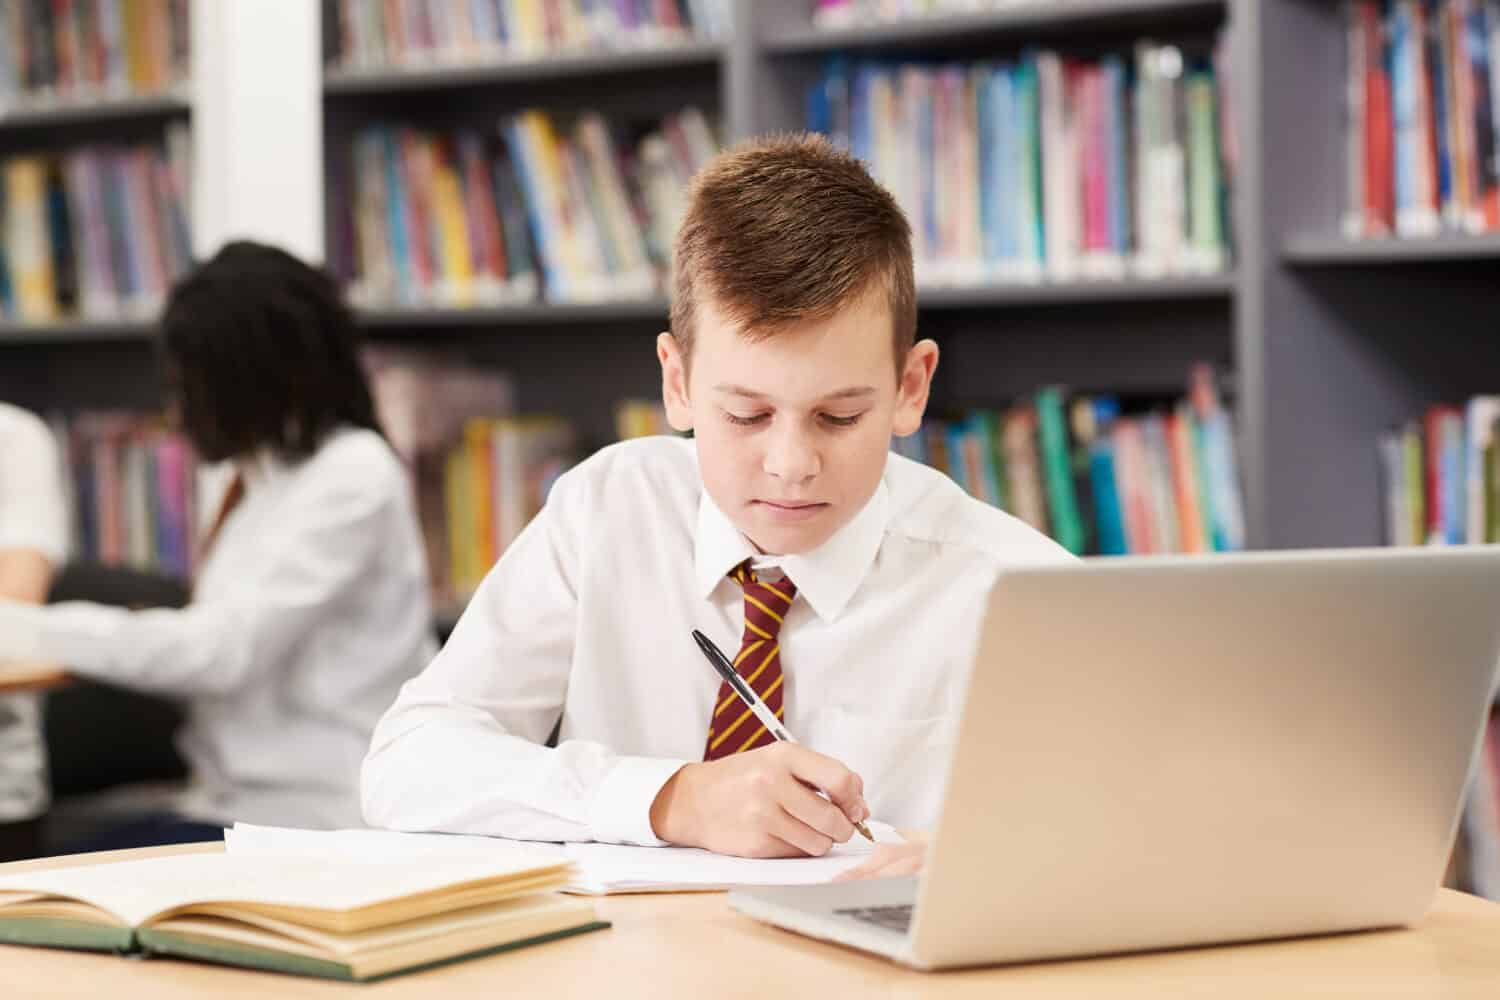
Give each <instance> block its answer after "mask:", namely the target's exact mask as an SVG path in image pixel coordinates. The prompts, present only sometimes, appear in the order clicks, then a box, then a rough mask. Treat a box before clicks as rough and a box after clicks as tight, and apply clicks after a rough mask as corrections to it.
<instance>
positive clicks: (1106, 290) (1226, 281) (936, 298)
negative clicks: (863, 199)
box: [917, 273, 1234, 310]
mask: <svg viewBox="0 0 1500 1000" xmlns="http://www.w3.org/2000/svg"><path fill="white" fill-rule="evenodd" d="M1233 294H1234V275H1233V274H1232V273H1227V274H1210V275H1202V276H1198V277H1171V278H1130V279H1125V280H1118V281H1116V280H1093V281H1065V282H1043V283H1041V284H1034V285H1032V284H992V285H978V286H974V287H950V288H924V289H922V290H921V291H920V292H919V293H918V296H917V306H918V308H920V309H924V310H948V309H1006V308H1016V307H1021V306H1040V305H1054V306H1067V305H1092V304H1103V305H1108V304H1110V303H1131V302H1161V301H1172V300H1190V299H1228V298H1229V297H1230V296H1232V295H1233Z"/></svg>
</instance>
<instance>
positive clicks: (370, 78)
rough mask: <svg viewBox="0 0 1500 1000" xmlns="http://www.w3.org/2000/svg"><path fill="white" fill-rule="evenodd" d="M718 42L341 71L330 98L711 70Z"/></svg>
mask: <svg viewBox="0 0 1500 1000" xmlns="http://www.w3.org/2000/svg"><path fill="white" fill-rule="evenodd" d="M723 54H724V46H722V45H721V44H719V43H718V42H705V41H696V42H684V43H680V44H674V45H659V46H650V47H647V46H643V47H640V48H630V49H620V50H618V51H614V52H579V53H565V54H559V55H550V56H541V57H536V58H524V59H521V58H517V59H497V60H493V61H489V62H474V63H451V64H444V63H433V64H431V65H418V66H410V67H397V68H384V67H382V68H378V69H357V68H345V67H337V68H333V69H329V70H328V71H327V72H326V73H325V74H324V76H323V93H324V94H326V95H327V96H330V97H341V96H349V95H356V94H389V93H399V92H402V91H412V90H442V89H450V88H455V87H472V86H478V85H503V84H515V83H527V84H531V83H535V82H542V81H548V80H554V81H555V80H567V79H590V80H598V79H600V78H602V77H618V76H623V75H637V76H638V75H643V74H644V75H649V74H651V73H654V72H659V71H662V70H667V69H677V68H682V67H694V66H696V67H712V66H715V65H716V64H717V63H718V62H719V60H720V59H721V58H722V57H723Z"/></svg>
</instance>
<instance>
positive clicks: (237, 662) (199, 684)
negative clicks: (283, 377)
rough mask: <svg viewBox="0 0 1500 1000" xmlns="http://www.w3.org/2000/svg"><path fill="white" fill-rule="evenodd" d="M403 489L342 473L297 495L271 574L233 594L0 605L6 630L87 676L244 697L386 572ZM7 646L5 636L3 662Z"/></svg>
mask: <svg viewBox="0 0 1500 1000" xmlns="http://www.w3.org/2000/svg"><path fill="white" fill-rule="evenodd" d="M403 489H405V483H404V480H401V479H400V477H399V476H393V477H391V479H390V481H384V480H377V481H371V480H368V479H367V480H364V481H361V480H358V479H355V478H351V477H343V478H342V479H341V480H339V481H334V480H331V479H330V480H328V481H326V482H324V483H319V484H318V488H316V489H308V490H305V491H303V492H302V493H301V495H300V496H298V497H297V498H296V499H295V500H292V499H290V498H289V500H288V504H287V507H286V508H285V510H284V511H282V512H281V513H280V521H279V523H278V526H277V530H276V532H275V533H274V534H271V535H268V536H267V538H266V539H265V544H266V545H267V546H271V547H274V552H273V553H270V554H268V556H267V558H266V560H265V565H266V566H267V567H269V569H268V570H267V571H266V572H265V573H264V574H262V575H259V576H257V578H256V579H254V580H247V581H246V584H245V585H244V586H242V587H239V588H237V589H235V590H234V591H233V592H232V593H230V594H229V595H227V596H225V597H222V598H216V599H212V600H200V601H194V602H193V603H192V604H189V605H188V606H187V607H186V608H182V609H168V608H163V609H153V610H145V611H128V610H125V609H123V608H114V607H105V606H103V605H98V604H89V603H83V602H71V603H65V604H53V605H49V606H46V607H30V606H24V605H18V604H14V603H11V602H0V624H6V625H8V626H9V627H10V628H11V631H12V635H14V636H15V637H16V639H15V641H16V642H20V641H22V637H23V636H24V635H25V634H26V633H27V632H30V633H31V634H32V636H33V637H34V645H35V649H34V650H33V652H34V653H35V654H36V655H37V656H38V657H40V658H41V659H43V660H46V661H49V662H57V663H63V664H66V665H67V667H68V669H70V670H72V671H74V672H76V673H79V674H83V675H85V676H91V677H97V678H100V679H102V680H108V681H112V682H114V683H117V684H121V685H124V686H127V687H133V688H137V689H140V690H143V691H152V692H161V693H167V694H174V695H194V694H222V693H225V692H228V691H232V690H235V689H237V688H239V687H240V686H241V685H243V684H245V683H246V682H247V681H248V680H249V679H250V678H251V677H252V675H254V674H255V673H256V672H257V671H258V670H264V669H266V668H268V667H271V666H275V665H276V664H279V663H281V662H282V661H283V660H284V659H285V657H286V654H287V652H288V651H289V650H291V649H293V648H294V647H295V646H296V645H297V644H298V643H300V642H302V641H303V640H304V639H305V638H306V637H307V636H308V634H309V633H310V632H311V631H312V630H313V629H315V628H316V627H317V624H318V622H319V620H320V619H321V617H322V616H323V614H324V612H325V610H326V609H327V608H328V607H330V606H333V605H335V604H337V602H338V601H339V597H340V595H341V594H343V593H346V592H348V591H350V590H351V589H353V588H356V587H358V586H360V581H361V580H362V579H363V578H364V577H365V576H366V575H367V574H368V573H369V572H370V571H371V570H372V569H373V568H374V567H376V565H377V564H378V562H379V558H380V550H381V546H382V545H383V544H384V539H385V538H386V537H387V535H388V534H389V527H388V522H389V519H390V518H391V517H392V516H393V515H398V514H399V512H400V510H401V509H402V508H401V505H400V497H399V494H398V493H397V491H398V490H403ZM4 646H5V640H4V639H3V638H0V658H3V655H4V653H5V649H4Z"/></svg>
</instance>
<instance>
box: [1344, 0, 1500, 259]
mask: <svg viewBox="0 0 1500 1000" xmlns="http://www.w3.org/2000/svg"><path fill="white" fill-rule="evenodd" d="M1345 16H1346V18H1347V24H1346V31H1345V35H1346V37H1347V39H1348V42H1347V48H1348V57H1347V78H1346V87H1347V94H1348V96H1347V99H1346V105H1347V107H1348V113H1347V114H1346V115H1345V129H1346V136H1345V142H1344V148H1345V150H1346V154H1345V155H1346V157H1347V163H1346V169H1345V171H1344V174H1345V177H1346V188H1347V191H1346V192H1345V198H1344V205H1345V210H1344V226H1343V228H1344V232H1345V234H1346V235H1347V236H1349V237H1350V238H1354V239H1358V238H1363V237H1379V236H1385V235H1389V234H1391V233H1395V234H1396V235H1399V236H1405V237H1425V236H1431V235H1434V234H1436V233H1438V232H1440V231H1444V230H1447V231H1451V232H1463V233H1487V232H1496V231H1500V139H1497V136H1500V100H1497V86H1500V73H1497V58H1496V57H1497V55H1500V27H1497V23H1500V4H1497V3H1496V2H1495V0H1392V2H1390V3H1388V4H1387V3H1381V2H1380V0H1349V2H1348V3H1346V5H1345Z"/></svg>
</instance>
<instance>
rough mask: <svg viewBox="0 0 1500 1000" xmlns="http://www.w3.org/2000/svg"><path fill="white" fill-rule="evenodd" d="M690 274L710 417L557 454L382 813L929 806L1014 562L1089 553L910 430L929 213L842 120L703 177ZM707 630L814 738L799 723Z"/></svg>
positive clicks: (383, 735) (696, 379) (480, 824)
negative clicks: (867, 153) (736, 689)
mask: <svg viewBox="0 0 1500 1000" xmlns="http://www.w3.org/2000/svg"><path fill="white" fill-rule="evenodd" d="M673 280H674V287H673V299H672V316H671V326H672V329H671V332H670V333H663V334H661V335H660V337H659V338H658V340H657V356H658V359H659V360H660V362H661V369H662V393H663V397H664V399H665V402H666V407H667V413H668V417H669V419H670V421H671V423H672V426H673V427H675V428H677V429H678V430H682V431H686V430H692V431H693V432H694V439H693V440H691V441H689V440H683V439H678V438H653V439H646V440H642V441H631V442H626V443H623V444H619V445H615V446H613V447H610V448H606V449H604V450H603V451H601V452H599V453H598V454H597V455H595V456H594V457H592V458H590V459H589V460H588V461H586V462H584V463H583V464H581V465H580V466H578V467H577V468H576V469H574V470H572V471H571V472H569V473H568V474H566V475H565V476H563V477H562V478H561V479H559V480H558V482H557V484H556V485H555V487H554V488H553V490H552V493H551V495H550V497H549V498H548V501H547V504H546V507H545V509H544V510H543V511H542V513H541V514H540V515H538V517H537V518H536V520H535V521H533V522H532V524H531V525H530V526H529V527H528V528H527V529H526V530H525V532H523V534H522V535H521V537H520V538H519V539H518V540H517V541H516V542H515V544H514V545H513V547H512V548H511V549H510V550H509V551H507V552H506V553H505V556H504V557H503V558H502V559H501V560H500V561H499V562H498V563H497V564H496V566H495V567H494V569H493V570H492V571H491V572H490V574H489V576H488V577H487V578H486V579H485V581H484V583H483V584H482V586H481V587H480V588H479V591H478V593H477V594H476V595H475V597H474V600H473V602H472V603H471V604H470V606H469V609H468V611H467V612H466V613H465V614H464V616H463V618H462V619H461V620H460V621H459V623H458V627H457V628H456V629H455V631H454V634H453V637H452V639H451V640H450V641H449V643H448V645H447V646H446V648H444V649H443V651H442V652H441V653H440V654H439V655H438V657H437V658H436V659H435V660H434V661H433V663H432V665H431V666H430V667H429V668H428V669H427V670H426V671H425V672H424V673H423V674H422V675H421V676H419V677H418V678H416V679H414V680H412V681H410V682H409V683H408V684H407V685H406V686H405V687H404V688H403V690H402V693H401V696H400V697H399V698H398V699H397V701H396V704H395V705H394V706H393V707H392V708H391V710H390V711H389V712H388V713H387V714H386V716H385V718H384V719H383V720H382V721H381V723H380V725H379V726H378V727H377V728H376V732H375V737H374V740H373V743H372V746H371V750H370V755H369V757H368V758H366V760H365V766H364V773H363V796H364V808H365V818H366V819H367V820H368V821H369V822H370V823H371V824H373V825H376V826H384V827H393V828H397V829H403V830H435V831H449V832H455V833H481V834H495V835H501V836H506V837H515V838H524V839H536V840H601V841H612V842H622V843H635V844H653V845H654V844H661V843H675V844H685V845H692V846H698V847H706V848H708V849H710V850H714V851H718V852H721V853H728V854H737V855H742V856H751V857H769V856H797V855H820V854H822V853H824V852H826V851H827V850H829V848H830V847H831V846H832V844H834V843H835V842H843V841H846V840H848V839H849V836H850V834H851V833H852V832H853V828H852V825H851V824H852V823H855V822H859V821H862V820H863V819H865V818H867V817H869V816H871V815H873V816H875V817H877V818H879V819H881V820H883V821H885V822H888V823H892V824H895V825H897V826H906V827H926V826H929V825H931V823H932V822H933V821H934V819H935V812H936V805H937V798H938V795H939V794H940V787H939V786H940V784H941V781H940V779H941V773H942V769H943V767H944V766H945V761H946V753H945V745H946V744H948V743H950V742H951V731H950V730H951V727H952V724H953V721H954V720H955V718H956V713H957V710H958V707H959V704H958V703H959V699H960V698H961V696H962V691H963V685H964V679H965V674H966V672H967V670H968V667H969V662H970V659H971V657H972V649H973V646H974V643H975V641H976V638H977V634H978V624H979V619H980V615H981V613H982V609H983V607H984V601H985V598H986V595H987V593H988V591H989V589H990V587H991V585H992V584H993V582H994V580H995V576H996V573H997V571H998V570H1000V569H1001V568H1002V567H1004V566H1007V565H1016V564H1020V563H1028V562H1041V561H1054V560H1059V559H1066V558H1068V556H1067V554H1066V553H1065V552H1064V551H1063V550H1062V549H1061V548H1060V547H1059V546H1057V545H1055V544H1054V543H1052V542H1051V541H1049V540H1048V539H1046V538H1045V537H1043V536H1042V535H1040V534H1038V533H1036V532H1034V531H1033V530H1031V529H1030V528H1028V527H1027V526H1025V525H1024V524H1023V523H1022V522H1020V521H1019V520H1017V519H1014V518H1011V517H1009V516H1008V515H1006V514H1004V513H1002V512H1000V511H998V510H995V509H993V508H991V507H988V506H986V505H984V504H982V503H980V502H978V501H976V500H973V499H971V498H969V497H967V496H966V495H965V494H964V493H963V492H962V491H961V490H960V489H959V488H958V487H957V486H956V485H954V484H953V483H952V482H951V481H950V480H948V479H947V478H946V477H944V476H942V475H941V474H939V473H937V472H935V471H933V470H931V469H928V468H926V467H924V466H920V465H917V464H915V463H912V462H909V461H906V460H904V459H902V458H899V457H896V456H893V455H891V454H890V440H891V435H892V434H893V433H894V434H898V435H905V434H911V433H914V432H915V431H916V430H917V429H918V427H919V426H920V424H921V419H922V412H923V409H924V407H925V406H926V403H927V394H928V388H929V385H930V384H931V381H932V374H933V371H934V369H935V368H936V365H937V359H938V349H937V345H935V344H934V343H932V342H931V341H929V340H923V341H921V342H918V343H913V340H914V336H915V328H916V294H915V289H914V280H913V274H912V254H911V238H910V230H909V228H908V226H907V223H906V220H905V218H904V217H903V216H902V214H901V211H900V209H899V208H898V206H897V205H896V202H895V201H894V199H892V197H891V196H890V195H889V194H888V193H887V192H886V191H885V190H884V189H883V188H881V187H880V186H879V185H878V184H876V183H875V182H874V181H873V180H872V179H871V178H870V176H869V174H868V173H867V172H866V171H865V169H864V168H863V167H862V166H861V165H860V164H859V163H858V162H857V161H855V160H854V159H852V158H851V157H848V156H846V155H844V154H842V153H840V152H838V151H836V150H835V149H834V148H833V147H832V146H831V145H829V144H828V143H827V142H826V141H825V140H823V139H821V138H815V137H796V138H782V139H775V140H770V141H766V142H762V143H759V144H751V145H749V146H746V147H742V148H741V149H739V150H736V151H732V152H729V153H726V154H724V155H722V156H721V157H719V158H718V159H717V160H715V161H714V162H713V163H712V164H710V165H709V166H708V167H707V168H705V170H704V171H703V172H702V173H701V174H700V175H699V177H698V178H697V179H696V180H695V182H694V187H693V190H692V192H691V195H690V201H689V208H688V212H687V215H686V217H685V219H684V222H683V225H682V228H681V230H680V232H679V234H678V239H677V245H676V255H675V261H674V276H673ZM694 628H698V629H701V630H702V631H703V632H705V633H707V634H708V635H709V636H710V637H711V638H713V639H714V640H715V641H717V642H718V643H720V644H721V645H722V646H724V647H725V650H726V652H727V653H728V654H729V655H730V656H731V657H732V658H735V659H736V660H737V661H738V663H739V667H740V672H741V674H742V675H744V676H745V677H746V679H747V681H748V682H749V683H750V684H751V685H752V686H754V687H755V688H756V690H757V691H758V692H759V693H760V694H761V696H762V698H763V699H764V700H765V701H766V702H767V704H768V705H769V706H770V707H771V709H772V710H773V711H777V712H779V713H780V714H781V715H782V717H783V718H784V720H785V722H786V726H787V729H788V730H790V731H791V732H792V733H794V734H795V735H796V736H797V737H798V739H799V740H801V741H804V743H803V744H801V745H798V744H777V743H774V742H772V740H771V738H770V736H769V735H768V734H767V733H766V732H765V731H764V730H763V729H762V728H761V727H760V726H759V724H758V723H757V722H756V720H755V718H754V717H753V716H750V715H748V714H747V713H746V712H745V711H744V709H743V707H742V706H740V705H739V704H738V703H737V702H736V701H735V699H734V698H733V697H732V696H730V695H729V693H728V692H727V691H726V690H725V689H723V688H722V687H721V684H720V681H719V678H718V677H717V675H716V674H715V673H714V672H713V670H712V669H710V667H709V666H708V664H707V663H706V662H704V660H703V657H702V655H701V654H700V652H699V650H698V649H697V647H696V646H695V644H694V642H693V640H692V638H691V635H690V632H691V630H692V629H694ZM559 716H560V717H561V720H562V721H561V728H560V734H559V735H560V742H559V743H558V745H557V747H556V749H550V748H547V747H545V746H543V745H542V744H543V741H544V740H545V739H546V738H547V734H548V732H549V731H550V730H551V729H552V727H553V725H554V724H555V723H556V722H557V721H558V718H559ZM809 786H811V788H817V789H822V790H824V791H825V792H827V794H828V799H824V798H821V797H819V796H818V795H816V794H815V793H814V792H813V791H811V790H810V787H809Z"/></svg>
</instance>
